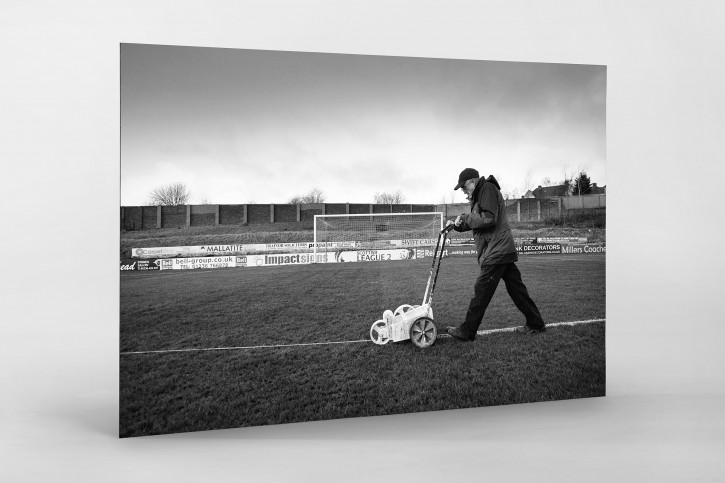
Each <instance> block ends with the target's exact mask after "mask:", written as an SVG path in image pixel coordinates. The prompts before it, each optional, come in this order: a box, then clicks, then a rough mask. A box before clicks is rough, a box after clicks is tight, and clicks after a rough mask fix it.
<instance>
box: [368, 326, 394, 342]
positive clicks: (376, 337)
mask: <svg viewBox="0 0 725 483" xmlns="http://www.w3.org/2000/svg"><path fill="white" fill-rule="evenodd" d="M370 339H371V340H372V341H373V342H375V343H376V344H378V345H383V344H386V343H387V342H388V341H389V340H390V337H389V336H388V330H387V324H386V323H385V320H378V321H376V322H375V323H374V324H373V326H372V327H370Z"/></svg>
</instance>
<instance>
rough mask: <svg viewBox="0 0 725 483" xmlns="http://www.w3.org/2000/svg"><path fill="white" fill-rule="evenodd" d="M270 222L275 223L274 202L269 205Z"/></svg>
mask: <svg viewBox="0 0 725 483" xmlns="http://www.w3.org/2000/svg"><path fill="white" fill-rule="evenodd" d="M269 222H270V223H274V203H272V204H270V205H269Z"/></svg>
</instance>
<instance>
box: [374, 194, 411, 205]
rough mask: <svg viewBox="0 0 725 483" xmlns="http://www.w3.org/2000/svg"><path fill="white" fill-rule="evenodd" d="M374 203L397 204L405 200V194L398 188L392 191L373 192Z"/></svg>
mask: <svg viewBox="0 0 725 483" xmlns="http://www.w3.org/2000/svg"><path fill="white" fill-rule="evenodd" d="M374 201H375V204H378V205H397V204H400V203H403V202H404V201H405V196H403V193H401V192H400V190H398V191H396V192H394V193H392V192H390V193H389V192H383V193H377V192H376V193H375V196H374Z"/></svg>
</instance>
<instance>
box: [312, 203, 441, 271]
mask: <svg viewBox="0 0 725 483" xmlns="http://www.w3.org/2000/svg"><path fill="white" fill-rule="evenodd" d="M442 229H443V213H441V212H426V213H363V214H354V215H350V214H344V215H315V223H314V243H313V249H314V260H315V261H317V260H318V254H322V253H328V252H336V251H339V250H378V249H389V248H400V246H401V245H405V243H406V242H407V243H409V244H410V245H415V244H418V245H419V246H423V245H426V244H434V243H435V240H436V238H437V237H438V234H439V233H440V231H441V230H442ZM428 241H430V243H427V242H428Z"/></svg>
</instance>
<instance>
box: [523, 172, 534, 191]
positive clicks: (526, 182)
mask: <svg viewBox="0 0 725 483" xmlns="http://www.w3.org/2000/svg"><path fill="white" fill-rule="evenodd" d="M532 188H533V186H532V182H531V170H528V171H526V177H525V178H524V194H526V193H528V192H529V191H531V189H532Z"/></svg>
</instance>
